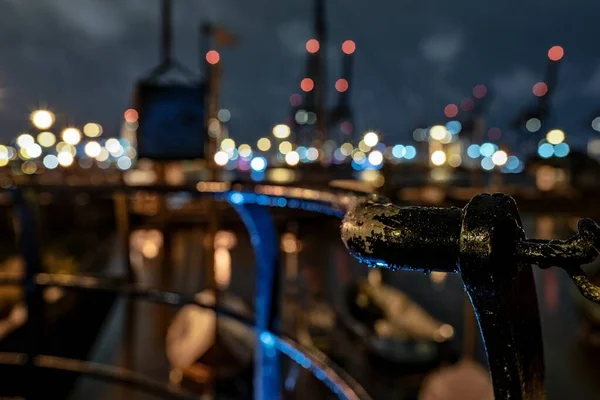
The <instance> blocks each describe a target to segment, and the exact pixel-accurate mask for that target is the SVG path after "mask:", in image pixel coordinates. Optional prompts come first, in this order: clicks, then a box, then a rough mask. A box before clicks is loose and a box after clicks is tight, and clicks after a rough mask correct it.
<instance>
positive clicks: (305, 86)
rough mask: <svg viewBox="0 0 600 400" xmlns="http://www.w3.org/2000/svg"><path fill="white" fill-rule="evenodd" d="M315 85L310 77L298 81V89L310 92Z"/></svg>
mask: <svg viewBox="0 0 600 400" xmlns="http://www.w3.org/2000/svg"><path fill="white" fill-rule="evenodd" d="M314 87H315V83H314V82H313V80H312V79H310V78H304V79H302V80H301V81H300V89H302V91H304V92H310V91H311V90H313V88H314Z"/></svg>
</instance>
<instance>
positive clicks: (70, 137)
mask: <svg viewBox="0 0 600 400" xmlns="http://www.w3.org/2000/svg"><path fill="white" fill-rule="evenodd" d="M62 139H63V140H64V141H65V143H67V144H70V145H76V144H77V143H79V142H80V141H81V132H79V129H77V128H67V129H65V130H64V131H62ZM61 165H62V164H61Z"/></svg>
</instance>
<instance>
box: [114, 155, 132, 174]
mask: <svg viewBox="0 0 600 400" xmlns="http://www.w3.org/2000/svg"><path fill="white" fill-rule="evenodd" d="M117 167H119V169H121V170H123V171H125V170H127V169H129V168H131V158H129V157H126V156H123V157H119V159H118V160H117Z"/></svg>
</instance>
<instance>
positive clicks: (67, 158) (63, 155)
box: [57, 151, 73, 167]
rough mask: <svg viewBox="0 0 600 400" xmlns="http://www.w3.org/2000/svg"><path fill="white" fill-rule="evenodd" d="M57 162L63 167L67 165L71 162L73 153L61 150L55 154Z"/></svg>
mask: <svg viewBox="0 0 600 400" xmlns="http://www.w3.org/2000/svg"><path fill="white" fill-rule="evenodd" d="M57 158H58V163H59V164H60V165H61V166H63V167H68V166H70V165H71V164H73V155H72V154H71V153H69V152H66V151H61V152H59V153H58V155H57Z"/></svg>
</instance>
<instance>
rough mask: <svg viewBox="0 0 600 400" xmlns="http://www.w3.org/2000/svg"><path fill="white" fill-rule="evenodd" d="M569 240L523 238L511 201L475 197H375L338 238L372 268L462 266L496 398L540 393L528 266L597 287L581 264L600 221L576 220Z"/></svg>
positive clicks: (585, 290) (592, 250)
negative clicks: (460, 203)
mask: <svg viewBox="0 0 600 400" xmlns="http://www.w3.org/2000/svg"><path fill="white" fill-rule="evenodd" d="M578 231H579V232H578V234H577V235H575V236H574V237H572V238H570V239H568V240H564V241H563V240H551V241H544V240H535V239H533V240H527V239H526V238H525V234H524V232H523V229H522V227H521V220H520V217H519V213H518V210H517V205H516V203H515V201H514V200H513V199H512V198H511V197H509V196H506V195H503V194H494V195H488V194H483V195H478V196H475V197H474V198H473V199H471V201H470V202H469V203H468V204H467V206H466V207H465V208H464V209H462V210H460V209H457V208H449V209H443V208H432V207H398V206H395V205H392V204H390V203H389V202H387V201H386V200H385V199H381V198H377V197H373V198H370V199H367V200H364V201H363V202H359V203H357V204H356V205H355V206H354V207H353V208H351V209H350V210H349V211H348V212H347V214H346V216H345V218H344V220H343V222H342V228H341V236H342V240H343V241H344V243H345V244H346V247H347V248H348V250H349V251H350V253H352V254H353V255H354V256H355V257H356V258H358V259H359V260H360V261H362V262H365V263H366V264H368V265H370V266H381V267H389V268H392V269H409V270H418V271H425V272H428V271H431V270H440V271H447V272H460V273H461V275H462V278H463V282H464V285H465V289H466V291H467V293H468V295H469V297H470V299H471V303H472V305H473V308H474V310H475V313H476V315H477V320H478V323H479V326H480V329H481V332H482V337H483V340H484V343H485V346H486V351H487V355H488V362H489V366H490V372H491V375H492V379H493V382H494V392H495V396H496V398H498V399H505V398H511V399H543V398H545V397H546V394H545V391H544V358H543V346H542V336H541V327H540V322H539V312H538V306H537V298H536V292H535V284H534V281H533V274H532V271H531V264H537V265H538V266H539V267H540V268H549V267H551V266H557V267H560V268H563V269H564V270H565V271H566V272H567V273H568V274H569V275H570V277H571V279H572V280H573V282H574V283H575V285H576V286H577V288H578V289H579V291H580V292H581V294H582V295H583V296H585V297H586V298H588V299H590V300H592V301H594V302H596V303H600V288H599V287H598V286H596V285H594V284H592V283H591V282H590V281H589V280H588V278H587V276H586V275H585V273H584V271H583V270H582V268H581V265H582V264H585V263H588V262H590V261H593V260H594V259H595V258H596V257H597V256H598V250H599V249H600V226H598V225H597V224H596V223H595V222H594V221H592V220H590V219H582V220H581V221H580V222H579V224H578Z"/></svg>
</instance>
